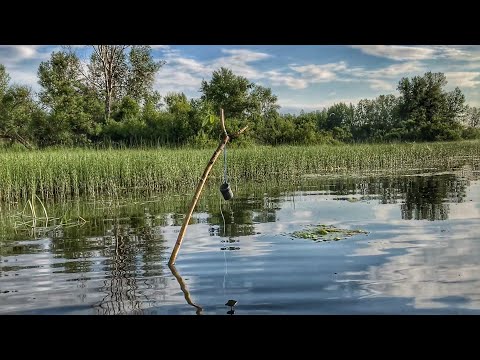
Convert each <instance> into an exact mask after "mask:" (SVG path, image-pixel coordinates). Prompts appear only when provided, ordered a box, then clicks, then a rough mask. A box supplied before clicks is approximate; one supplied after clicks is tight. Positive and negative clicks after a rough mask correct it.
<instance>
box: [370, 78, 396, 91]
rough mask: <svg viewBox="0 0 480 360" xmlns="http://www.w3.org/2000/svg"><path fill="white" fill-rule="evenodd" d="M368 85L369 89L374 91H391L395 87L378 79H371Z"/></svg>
mask: <svg viewBox="0 0 480 360" xmlns="http://www.w3.org/2000/svg"><path fill="white" fill-rule="evenodd" d="M368 82H369V83H370V87H371V88H372V89H374V90H384V91H393V90H395V86H393V84H392V83H391V82H388V81H385V80H380V79H372V80H369V81H368Z"/></svg>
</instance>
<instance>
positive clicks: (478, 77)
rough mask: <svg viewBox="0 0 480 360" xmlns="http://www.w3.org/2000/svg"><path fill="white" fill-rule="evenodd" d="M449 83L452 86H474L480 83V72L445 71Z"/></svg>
mask: <svg viewBox="0 0 480 360" xmlns="http://www.w3.org/2000/svg"><path fill="white" fill-rule="evenodd" d="M445 76H446V77H447V81H448V84H449V85H450V86H458V87H460V88H474V87H476V86H477V85H479V84H480V72H466V71H457V72H447V73H445Z"/></svg>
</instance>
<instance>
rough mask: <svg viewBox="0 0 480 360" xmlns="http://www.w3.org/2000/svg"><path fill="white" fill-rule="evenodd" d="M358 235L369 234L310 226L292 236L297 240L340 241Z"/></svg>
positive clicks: (362, 231)
mask: <svg viewBox="0 0 480 360" xmlns="http://www.w3.org/2000/svg"><path fill="white" fill-rule="evenodd" d="M357 234H368V232H367V231H364V230H360V229H355V230H351V229H339V228H337V227H335V226H333V225H324V224H320V225H316V226H312V225H309V226H307V227H306V228H305V229H303V230H301V231H295V232H293V233H292V234H291V235H292V236H293V237H295V238H301V239H311V240H314V241H338V240H342V239H346V238H349V237H351V236H353V235H357Z"/></svg>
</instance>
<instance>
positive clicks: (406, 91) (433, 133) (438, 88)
mask: <svg viewBox="0 0 480 360" xmlns="http://www.w3.org/2000/svg"><path fill="white" fill-rule="evenodd" d="M445 85H447V78H446V77H445V74H443V73H432V72H427V73H425V75H423V76H415V77H414V78H412V79H409V78H402V79H401V80H400V82H399V84H398V91H399V92H400V94H401V98H400V104H399V111H400V112H399V114H400V117H401V120H402V121H404V122H405V123H407V124H411V125H412V126H414V129H413V130H414V134H416V135H415V136H417V137H419V140H430V141H432V140H447V139H454V138H455V136H456V131H458V129H459V121H460V118H461V116H462V114H463V113H464V111H465V109H466V107H465V104H464V103H465V96H464V95H463V94H462V92H461V91H460V89H459V88H458V87H457V88H455V90H453V91H451V92H446V91H445V90H444V89H443V88H444V87H445Z"/></svg>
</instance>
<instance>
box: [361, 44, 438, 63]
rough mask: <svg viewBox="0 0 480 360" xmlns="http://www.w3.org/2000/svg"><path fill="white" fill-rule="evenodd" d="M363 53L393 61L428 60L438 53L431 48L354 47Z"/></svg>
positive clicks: (397, 46)
mask: <svg viewBox="0 0 480 360" xmlns="http://www.w3.org/2000/svg"><path fill="white" fill-rule="evenodd" d="M352 48H354V49H359V50H361V51H362V52H363V53H365V54H368V55H373V56H378V57H384V58H387V59H392V60H399V61H403V60H426V59H431V58H432V57H433V56H434V55H435V53H436V51H435V49H432V48H430V47H421V46H403V45H352Z"/></svg>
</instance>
